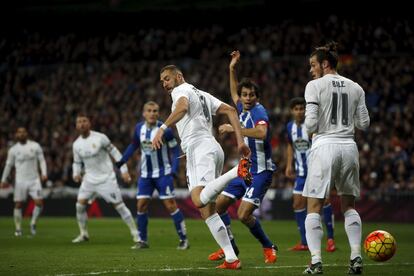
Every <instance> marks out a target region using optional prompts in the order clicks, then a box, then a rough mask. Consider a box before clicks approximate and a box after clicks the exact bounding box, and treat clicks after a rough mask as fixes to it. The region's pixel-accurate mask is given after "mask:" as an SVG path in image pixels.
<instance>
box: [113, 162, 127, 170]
mask: <svg viewBox="0 0 414 276" xmlns="http://www.w3.org/2000/svg"><path fill="white" fill-rule="evenodd" d="M124 164H125V163H124V162H123V161H118V162H115V166H116V167H117V168H118V169H120V168H121V167H122V165H124Z"/></svg>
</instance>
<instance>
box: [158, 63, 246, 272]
mask: <svg viewBox="0 0 414 276" xmlns="http://www.w3.org/2000/svg"><path fill="white" fill-rule="evenodd" d="M160 79H161V83H162V86H163V88H164V90H166V91H167V92H168V93H169V94H170V95H171V97H172V101H173V102H172V109H171V110H172V113H171V114H170V116H169V117H168V118H167V120H166V121H165V122H164V124H163V125H162V126H161V127H160V128H159V130H158V131H157V133H156V135H155V137H154V139H153V142H152V144H153V147H154V148H155V149H159V148H160V147H161V146H162V144H163V135H164V131H165V129H166V128H167V127H169V126H172V125H173V124H176V126H177V130H178V134H179V136H180V139H181V148H182V150H183V151H184V152H185V154H186V157H187V179H188V186H189V190H190V193H191V199H192V201H193V203H194V205H195V206H196V207H197V208H198V209H199V211H200V213H201V216H202V218H203V219H204V220H205V222H206V224H207V226H208V227H209V229H210V232H211V234H212V235H213V237H214V238H215V240H216V242H217V243H218V244H219V245H220V248H222V249H223V251H224V254H225V261H224V263H223V264H222V265H220V266H218V267H217V268H223V269H239V268H241V263H240V261H239V260H238V258H237V256H236V254H235V253H234V250H233V247H232V246H231V243H230V239H229V236H228V234H227V231H226V226H225V225H224V223H223V221H222V220H221V218H220V216H219V215H218V214H217V212H216V209H215V203H214V201H215V198H216V197H217V195H218V194H219V193H220V192H221V191H223V189H224V188H225V187H226V185H227V184H228V183H229V182H230V181H231V180H232V179H234V178H236V177H237V176H238V175H241V176H244V177H249V176H250V172H248V171H246V170H244V171H243V173H238V168H237V167H235V168H233V169H231V170H230V171H228V172H227V173H225V174H223V175H221V171H222V169H223V162H224V153H223V149H222V148H221V146H220V144H219V143H218V142H217V141H216V139H215V138H214V136H213V134H212V115H216V114H226V115H227V117H228V118H229V121H230V123H231V125H232V126H233V128H234V131H235V134H236V139H237V145H238V150H239V153H240V154H241V155H242V156H243V157H249V156H250V149H249V147H248V146H247V145H246V144H245V143H244V141H243V137H242V135H241V127H240V123H239V118H238V115H237V112H236V110H235V109H234V108H233V107H231V106H229V105H228V104H226V103H223V102H222V101H220V100H218V99H217V98H215V97H213V96H212V95H210V94H209V93H207V92H204V91H201V90H199V89H197V88H195V87H194V86H193V85H191V84H189V83H186V82H185V80H184V76H183V74H182V72H181V70H179V69H178V68H177V67H176V66H175V65H167V66H165V67H164V68H163V69H161V72H160ZM220 175H221V176H220Z"/></svg>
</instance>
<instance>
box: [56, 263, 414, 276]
mask: <svg viewBox="0 0 414 276" xmlns="http://www.w3.org/2000/svg"><path fill="white" fill-rule="evenodd" d="M401 265H403V266H411V265H414V263H373V264H364V266H401ZM323 266H324V267H338V266H346V265H344V264H323ZM248 268H252V269H283V268H306V265H281V266H251V267H248ZM191 270H216V268H215V267H181V268H180V267H178V268H168V267H167V268H148V269H136V270H133V271H132V270H105V271H93V272H86V273H69V274H55V276H81V275H102V274H109V273H136V272H174V271H191Z"/></svg>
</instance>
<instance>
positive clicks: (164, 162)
mask: <svg viewBox="0 0 414 276" xmlns="http://www.w3.org/2000/svg"><path fill="white" fill-rule="evenodd" d="M161 125H162V122H161V121H157V124H156V126H152V127H150V126H148V125H147V124H146V123H145V122H139V123H138V124H137V125H136V126H135V131H134V136H133V139H132V143H131V144H130V145H129V146H128V148H127V149H126V150H125V152H124V154H123V156H122V159H121V161H123V162H126V161H128V159H129V158H130V157H131V155H132V154H133V153H134V151H135V150H136V149H137V148H138V147H140V149H141V177H143V178H158V177H161V176H164V175H169V174H171V173H173V174H175V173H177V171H178V166H179V160H178V155H179V153H180V151H179V146H178V144H177V140H176V139H175V137H174V135H173V132H172V130H171V129H170V128H167V129H166V130H165V132H164V138H165V140H166V142H167V143H164V144H163V146H162V147H161V149H159V150H153V149H152V145H151V142H152V140H153V139H154V136H155V134H156V133H157V131H158V129H159V127H160V126H161ZM168 149H171V150H172V157H171V159H172V160H171V161H170V156H169V152H168Z"/></svg>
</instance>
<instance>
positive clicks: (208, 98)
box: [171, 83, 223, 152]
mask: <svg viewBox="0 0 414 276" xmlns="http://www.w3.org/2000/svg"><path fill="white" fill-rule="evenodd" d="M171 97H172V101H173V103H172V108H171V110H172V111H174V109H175V107H176V104H177V101H178V99H180V98H181V97H185V98H187V99H188V111H187V113H186V114H185V115H184V117H183V118H182V119H181V120H180V121H179V122H178V123H177V124H176V126H177V130H178V135H179V136H180V139H181V148H182V149H183V151H184V152H186V149H187V147H188V146H189V145H191V144H193V143H196V142H197V141H199V139H200V138H204V137H207V138H211V137H213V138H214V136H213V132H212V129H213V120H212V115H216V111H217V109H218V108H219V107H220V105H221V104H222V103H223V102H222V101H220V100H219V99H217V98H215V97H214V96H212V95H210V94H209V93H207V92H204V91H201V90H198V89H197V88H195V87H194V86H193V85H191V84H188V83H183V84H181V85H179V86H177V87H175V88H174V89H173V91H172V92H171Z"/></svg>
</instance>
